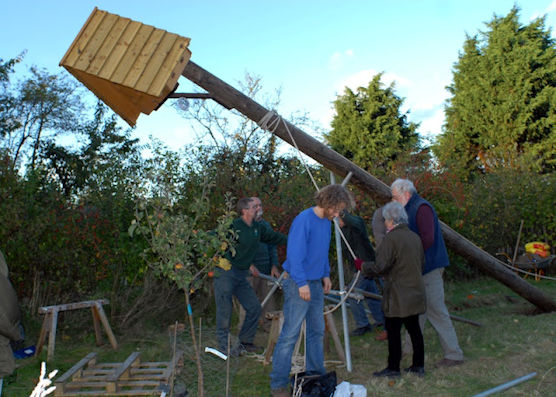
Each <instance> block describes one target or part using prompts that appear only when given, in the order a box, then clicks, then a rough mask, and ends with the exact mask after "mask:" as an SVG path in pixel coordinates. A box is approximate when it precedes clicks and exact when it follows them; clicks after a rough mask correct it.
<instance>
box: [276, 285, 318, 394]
mask: <svg viewBox="0 0 556 397" xmlns="http://www.w3.org/2000/svg"><path fill="white" fill-rule="evenodd" d="M308 285H309V289H310V291H311V300H310V301H308V302H307V301H304V300H303V299H301V297H300V296H299V288H298V287H297V284H296V283H295V282H294V281H293V280H292V279H291V278H287V279H286V280H285V281H284V283H283V284H282V290H283V295H284V308H283V312H284V325H283V327H282V332H281V333H280V337H279V338H278V342H277V343H276V347H275V348H274V354H273V356H272V372H271V373H270V388H271V389H278V388H281V387H288V386H289V383H290V381H289V380H290V379H289V377H290V370H291V363H292V354H293V349H294V347H295V343H296V342H297V339H298V338H299V332H300V330H301V325H302V324H303V320H305V321H306V337H307V343H306V351H305V356H306V362H305V367H306V371H314V372H315V373H319V374H325V373H326V371H325V369H324V351H323V345H322V344H323V337H324V315H323V310H324V293H323V289H322V281H321V280H315V281H309V282H308Z"/></svg>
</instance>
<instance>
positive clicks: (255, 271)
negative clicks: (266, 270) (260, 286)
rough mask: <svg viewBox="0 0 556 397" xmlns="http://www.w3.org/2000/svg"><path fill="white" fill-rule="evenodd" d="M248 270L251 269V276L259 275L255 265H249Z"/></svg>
mask: <svg viewBox="0 0 556 397" xmlns="http://www.w3.org/2000/svg"><path fill="white" fill-rule="evenodd" d="M249 270H250V271H251V274H252V275H253V277H259V269H257V267H256V266H255V265H251V266H249Z"/></svg>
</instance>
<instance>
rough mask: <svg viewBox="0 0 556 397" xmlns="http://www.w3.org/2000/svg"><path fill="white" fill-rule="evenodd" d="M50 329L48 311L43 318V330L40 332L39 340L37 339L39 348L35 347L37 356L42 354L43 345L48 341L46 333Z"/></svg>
mask: <svg viewBox="0 0 556 397" xmlns="http://www.w3.org/2000/svg"><path fill="white" fill-rule="evenodd" d="M49 329H50V312H49V313H47V314H46V315H45V316H44V318H43V320H42V327H41V332H40V333H39V340H38V341H37V348H36V349H35V357H37V356H38V355H39V354H41V351H42V347H43V345H44V342H45V341H46V335H47V334H48V330H49Z"/></svg>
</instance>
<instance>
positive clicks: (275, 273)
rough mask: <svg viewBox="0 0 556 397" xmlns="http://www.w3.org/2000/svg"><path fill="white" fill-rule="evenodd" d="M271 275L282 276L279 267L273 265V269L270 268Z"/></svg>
mask: <svg viewBox="0 0 556 397" xmlns="http://www.w3.org/2000/svg"><path fill="white" fill-rule="evenodd" d="M270 275H271V276H272V277H275V278H280V270H278V268H277V267H276V266H274V265H273V266H272V269H270Z"/></svg>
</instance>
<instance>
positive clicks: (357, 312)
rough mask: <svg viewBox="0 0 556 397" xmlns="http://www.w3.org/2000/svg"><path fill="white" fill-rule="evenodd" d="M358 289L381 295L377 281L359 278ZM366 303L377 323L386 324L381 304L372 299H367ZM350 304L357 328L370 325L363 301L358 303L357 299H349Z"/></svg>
mask: <svg viewBox="0 0 556 397" xmlns="http://www.w3.org/2000/svg"><path fill="white" fill-rule="evenodd" d="M356 287H357V288H359V289H362V290H364V291H367V292H372V293H373V294H378V293H379V291H378V288H377V286H376V283H375V280H374V279H372V278H365V277H362V276H359V280H357V285H356ZM364 301H365V302H367V306H368V307H369V310H370V311H371V314H372V315H373V318H374V319H375V321H376V323H377V324H384V313H383V312H382V306H381V302H380V301H379V300H377V299H372V298H365V299H364ZM348 302H349V307H350V308H351V314H352V315H353V319H354V320H355V325H356V326H357V328H361V327H365V326H368V325H370V324H369V318H368V317H367V313H365V305H364V304H363V301H359V302H357V299H352V298H349V299H348Z"/></svg>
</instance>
